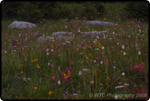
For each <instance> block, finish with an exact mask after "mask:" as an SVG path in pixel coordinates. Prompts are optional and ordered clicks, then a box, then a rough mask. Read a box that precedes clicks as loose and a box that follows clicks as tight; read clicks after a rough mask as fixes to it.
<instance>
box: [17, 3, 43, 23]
mask: <svg viewBox="0 0 150 101" xmlns="http://www.w3.org/2000/svg"><path fill="white" fill-rule="evenodd" d="M18 16H19V17H20V18H21V19H24V20H25V21H29V22H33V23H35V22H38V21H40V20H41V19H42V17H43V14H42V13H41V11H40V10H38V5H37V4H32V3H30V2H27V3H26V4H24V6H23V7H20V8H19V9H18Z"/></svg>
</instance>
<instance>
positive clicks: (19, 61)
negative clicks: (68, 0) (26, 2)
mask: <svg viewBox="0 0 150 101" xmlns="http://www.w3.org/2000/svg"><path fill="white" fill-rule="evenodd" d="M123 5H124V4H123V3H116V4H112V5H109V4H105V6H106V10H107V13H106V14H105V15H104V16H103V17H101V18H99V19H97V20H96V21H106V22H112V23H115V25H86V24H85V23H84V20H83V19H80V18H78V16H77V17H76V18H75V19H74V20H71V21H68V20H66V19H60V20H52V19H42V20H41V21H40V22H39V23H37V27H36V28H25V29H17V28H14V29H8V26H9V24H10V23H12V22H13V21H14V20H19V19H7V20H2V31H1V32H2V33H1V42H2V43H1V45H2V46H1V59H2V60H1V64H2V67H1V81H2V83H1V88H2V90H1V92H2V94H1V97H2V99H100V100H102V99H121V100H122V99H125V100H126V99H148V98H149V93H148V89H149V88H148V80H149V78H148V69H149V66H148V62H149V60H148V55H149V50H148V40H149V39H148V37H149V35H148V31H149V28H148V23H146V22H140V21H139V20H138V19H132V18H131V19H126V17H122V18H120V17H116V16H117V14H118V12H120V11H121V7H122V6H123ZM118 8H119V9H118ZM97 14H99V13H97ZM21 20H23V19H21ZM79 28H80V31H81V32H84V31H92V32H96V31H107V32H106V33H104V34H97V35H88V36H86V35H82V34H81V33H80V32H78V30H79ZM36 31H39V32H40V33H41V34H42V36H51V35H52V33H53V32H57V31H68V32H72V33H73V34H74V36H73V38H68V39H60V40H59V39H57V40H56V39H55V37H54V38H53V39H52V40H50V41H46V42H43V43H38V42H37V38H30V36H29V35H30V34H31V33H33V32H36Z"/></svg>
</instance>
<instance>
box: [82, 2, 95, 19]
mask: <svg viewBox="0 0 150 101" xmlns="http://www.w3.org/2000/svg"><path fill="white" fill-rule="evenodd" d="M83 5H84V6H85V9H84V13H83V16H85V17H86V19H87V20H92V19H95V18H96V15H97V9H96V8H95V7H93V6H92V2H85V3H84V4H83Z"/></svg>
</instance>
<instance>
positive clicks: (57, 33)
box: [52, 31, 72, 36]
mask: <svg viewBox="0 0 150 101" xmlns="http://www.w3.org/2000/svg"><path fill="white" fill-rule="evenodd" d="M62 34H70V35H71V34H72V32H64V31H62V32H53V33H52V36H54V35H62Z"/></svg>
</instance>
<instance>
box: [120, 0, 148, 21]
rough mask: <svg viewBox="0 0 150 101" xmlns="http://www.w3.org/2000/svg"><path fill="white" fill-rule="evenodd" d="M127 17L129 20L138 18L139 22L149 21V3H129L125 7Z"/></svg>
mask: <svg viewBox="0 0 150 101" xmlns="http://www.w3.org/2000/svg"><path fill="white" fill-rule="evenodd" d="M124 10H125V12H123V13H124V14H125V15H127V16H128V18H131V17H132V18H137V19H139V20H141V21H142V20H143V21H148V2H142V1H139V2H127V3H126V5H125V7H124Z"/></svg>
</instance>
